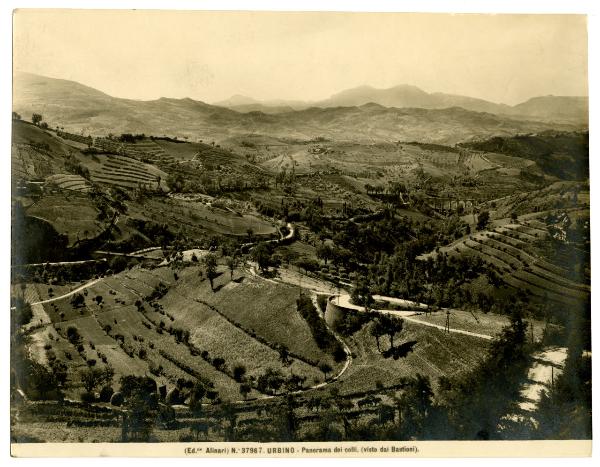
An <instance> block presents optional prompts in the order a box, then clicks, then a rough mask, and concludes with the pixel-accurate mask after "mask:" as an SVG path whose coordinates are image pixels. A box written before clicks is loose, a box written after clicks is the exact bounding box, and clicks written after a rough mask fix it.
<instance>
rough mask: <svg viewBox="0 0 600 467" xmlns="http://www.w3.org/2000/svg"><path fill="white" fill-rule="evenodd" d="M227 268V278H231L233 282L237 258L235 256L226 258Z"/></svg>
mask: <svg viewBox="0 0 600 467" xmlns="http://www.w3.org/2000/svg"><path fill="white" fill-rule="evenodd" d="M226 263H227V267H228V268H229V276H230V278H231V280H233V271H235V268H236V267H237V263H238V260H237V257H236V256H230V257H228V258H227V261H226Z"/></svg>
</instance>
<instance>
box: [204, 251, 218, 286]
mask: <svg viewBox="0 0 600 467" xmlns="http://www.w3.org/2000/svg"><path fill="white" fill-rule="evenodd" d="M204 267H205V268H206V276H207V277H208V280H209V281H210V288H211V290H214V287H213V281H214V279H215V277H217V257H216V256H215V255H213V254H212V253H209V254H207V255H206V256H205V257H204Z"/></svg>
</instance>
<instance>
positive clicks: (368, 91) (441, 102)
mask: <svg viewBox="0 0 600 467" xmlns="http://www.w3.org/2000/svg"><path fill="white" fill-rule="evenodd" d="M369 103H374V104H379V105H382V106H384V107H396V108H420V109H446V108H449V107H462V108H463V109H466V110H472V111H475V112H488V113H494V114H500V115H512V116H519V117H523V118H531V117H535V118H536V119H542V120H547V121H556V122H561V123H585V122H586V121H587V113H588V99H587V97H583V96H540V97H533V98H531V99H529V100H527V101H526V102H522V103H520V104H518V105H515V106H510V105H506V104H497V103H494V102H490V101H486V100H484V99H478V98H475V97H468V96H459V95H456V94H445V93H441V92H434V93H427V92H425V91H423V90H422V89H420V88H418V87H416V86H411V85H408V84H402V85H399V86H394V87H392V88H388V89H377V88H374V87H372V86H358V87H356V88H352V89H347V90H344V91H341V92H339V93H337V94H334V95H332V96H331V97H329V98H328V99H325V100H322V101H316V102H301V101H285V100H278V101H264V102H261V101H258V100H256V99H253V98H251V97H247V96H241V95H239V94H238V95H235V96H232V97H231V98H229V99H226V100H224V101H220V102H215V105H219V106H221V107H227V108H229V109H232V110H237V111H239V112H249V111H263V112H265V113H278V112H282V111H289V110H302V109H305V108H308V107H354V106H361V105H365V104H369Z"/></svg>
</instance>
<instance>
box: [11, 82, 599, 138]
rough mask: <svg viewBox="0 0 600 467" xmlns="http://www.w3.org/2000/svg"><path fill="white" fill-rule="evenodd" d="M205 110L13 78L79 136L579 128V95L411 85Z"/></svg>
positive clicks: (23, 104)
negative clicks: (501, 95)
mask: <svg viewBox="0 0 600 467" xmlns="http://www.w3.org/2000/svg"><path fill="white" fill-rule="evenodd" d="M218 104H219V105H210V104H207V103H204V102H202V101H196V100H193V99H189V98H184V99H171V98H160V99H156V100H151V101H138V100H132V99H122V98H116V97H112V96H109V95H107V94H105V93H103V92H101V91H98V90H96V89H93V88H90V87H88V86H84V85H82V84H80V83H76V82H73V81H68V80H60V79H54V78H48V77H44V76H39V75H33V74H29V73H17V74H16V75H15V78H14V86H13V110H14V111H16V112H18V113H20V114H22V115H23V117H24V118H29V117H30V115H31V113H33V112H37V113H41V114H42V115H43V116H44V120H45V121H47V122H48V124H49V125H50V126H52V127H53V126H57V125H58V126H63V127H65V129H66V130H69V131H73V132H82V131H83V132H85V133H86V134H88V133H89V134H98V135H100V134H107V133H115V134H117V133H125V132H130V133H146V134H154V135H164V134H166V135H171V136H180V137H181V136H187V137H190V138H192V139H203V138H204V139H209V138H210V139H211V140H217V141H219V140H222V139H225V138H227V137H230V136H235V135H240V134H248V133H262V134H268V135H270V136H275V137H292V138H300V139H310V138H314V137H317V136H322V137H327V138H334V139H339V140H354V141H397V140H403V141H407V140H411V141H412V140H417V141H424V142H438V143H446V144H454V143H457V142H460V141H465V140H472V139H479V138H486V137H489V136H501V135H512V134H515V133H534V132H540V131H545V130H551V129H553V130H576V129H581V128H584V127H587V115H588V99H587V97H560V96H544V97H535V98H532V99H530V100H528V101H526V102H524V103H521V104H518V105H516V106H508V105H503V104H495V103H493V102H488V101H485V100H482V99H476V98H471V97H465V96H457V95H450V94H443V93H427V92H425V91H423V90H421V89H419V88H417V87H415V86H408V85H401V86H396V87H393V88H390V89H375V88H372V87H369V86H361V87H358V88H354V89H349V90H346V91H342V92H340V93H338V94H335V95H333V96H331V97H330V98H329V99H326V100H324V101H320V102H314V103H303V102H299V101H286V100H273V101H266V102H260V101H256V100H254V99H251V98H247V97H245V96H239V95H236V96H233V97H232V98H230V99H228V100H226V101H221V102H219V103H218Z"/></svg>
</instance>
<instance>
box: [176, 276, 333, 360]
mask: <svg viewBox="0 0 600 467" xmlns="http://www.w3.org/2000/svg"><path fill="white" fill-rule="evenodd" d="M197 274H198V272H197V271H195V270H194V268H188V269H187V270H186V271H185V273H184V274H182V275H181V278H180V282H181V283H180V284H178V285H177V287H176V288H175V290H176V291H179V292H181V293H182V294H183V295H185V296H188V297H192V298H195V299H200V300H202V301H204V302H206V303H207V304H209V305H211V306H214V307H216V308H217V309H218V310H219V311H220V312H221V313H223V314H224V315H226V316H227V317H228V318H229V319H230V320H233V321H234V322H236V323H239V324H240V325H241V326H242V327H243V328H244V329H247V330H250V331H253V332H254V333H256V335H258V336H260V337H261V338H263V339H265V340H267V341H268V342H271V343H273V344H280V345H284V346H286V347H287V348H288V349H289V350H290V352H292V353H295V354H297V355H299V356H301V357H303V358H305V359H307V360H309V361H315V362H318V361H319V360H322V359H329V358H330V357H329V356H328V355H327V354H325V353H324V352H323V351H321V350H320V349H319V348H318V347H317V345H316V343H315V341H314V339H313V337H312V334H311V332H310V328H309V327H308V324H307V323H306V322H305V321H304V319H303V318H302V317H301V316H300V315H299V313H298V312H297V310H296V299H297V298H298V288H296V287H293V286H289V285H286V284H281V283H274V282H270V281H267V280H264V279H261V278H257V277H253V276H248V275H240V273H239V272H236V275H234V280H233V281H232V280H230V275H229V273H228V272H225V271H224V272H223V274H221V275H220V276H219V277H218V278H217V279H216V280H215V281H214V286H215V292H213V291H211V289H210V285H209V283H208V281H203V282H201V283H198V280H197Z"/></svg>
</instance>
